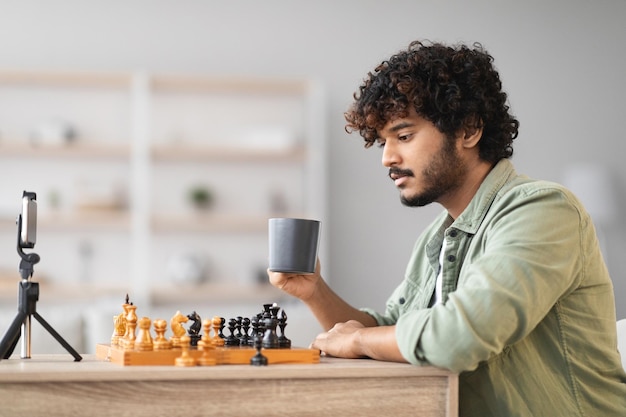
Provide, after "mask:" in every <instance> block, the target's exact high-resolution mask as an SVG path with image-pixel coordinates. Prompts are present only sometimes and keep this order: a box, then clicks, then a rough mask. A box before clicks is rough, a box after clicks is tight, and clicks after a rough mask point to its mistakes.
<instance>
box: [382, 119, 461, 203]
mask: <svg viewBox="0 0 626 417" xmlns="http://www.w3.org/2000/svg"><path fill="white" fill-rule="evenodd" d="M378 133H379V139H378V145H379V147H382V148H383V157H382V163H383V165H384V166H385V167H387V168H389V177H390V178H391V179H392V180H393V181H394V183H395V184H396V187H398V189H399V190H400V199H401V201H402V203H403V204H405V205H407V206H412V207H417V206H425V205H427V204H430V203H432V202H439V203H441V204H444V201H446V200H449V199H452V198H453V194H454V191H456V190H457V189H458V188H459V187H460V186H461V184H462V183H463V179H464V177H465V174H466V166H465V163H464V161H463V159H462V158H461V157H460V156H459V153H458V151H457V148H456V144H457V142H458V141H456V140H450V139H448V138H447V137H446V136H445V135H444V134H443V133H441V132H440V131H439V130H438V129H437V128H436V127H435V125H434V124H433V123H431V122H430V121H428V120H426V119H424V118H423V117H421V116H419V115H417V113H415V112H414V111H413V112H411V113H410V114H409V115H408V116H407V117H403V118H398V119H394V120H392V121H390V122H388V123H387V124H386V125H385V126H384V127H383V128H382V129H381V130H380V131H379V132H378ZM444 205H445V204H444Z"/></svg>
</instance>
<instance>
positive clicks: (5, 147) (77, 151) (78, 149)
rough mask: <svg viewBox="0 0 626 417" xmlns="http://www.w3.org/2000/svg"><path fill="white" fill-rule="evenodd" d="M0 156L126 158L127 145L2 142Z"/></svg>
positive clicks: (127, 153) (128, 151) (128, 149)
mask: <svg viewBox="0 0 626 417" xmlns="http://www.w3.org/2000/svg"><path fill="white" fill-rule="evenodd" d="M0 156H4V157H7V156H9V157H36V158H79V159H82V158H128V157H129V156H130V148H129V146H127V145H121V144H120V145H102V144H93V143H70V144H66V145H30V144H24V143H11V142H3V143H1V144H0Z"/></svg>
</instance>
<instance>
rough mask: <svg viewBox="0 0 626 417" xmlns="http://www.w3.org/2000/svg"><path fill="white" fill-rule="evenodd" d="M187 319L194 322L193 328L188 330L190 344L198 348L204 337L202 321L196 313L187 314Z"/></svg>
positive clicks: (190, 327)
mask: <svg viewBox="0 0 626 417" xmlns="http://www.w3.org/2000/svg"><path fill="white" fill-rule="evenodd" d="M187 318H188V319H189V320H191V321H192V323H191V326H189V329H187V334H188V335H189V340H190V344H191V346H198V341H199V340H200V338H201V337H202V336H201V335H200V329H202V319H201V318H200V315H199V314H198V313H196V312H195V311H194V312H193V313H191V314H187Z"/></svg>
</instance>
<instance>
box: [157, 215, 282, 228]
mask: <svg viewBox="0 0 626 417" xmlns="http://www.w3.org/2000/svg"><path fill="white" fill-rule="evenodd" d="M269 217H270V216H266V217H265V216H246V215H224V214H218V213H213V212H211V211H210V210H209V211H207V212H206V213H201V212H198V213H192V214H190V215H180V214H170V215H165V214H159V215H155V216H153V221H152V226H153V230H154V231H155V232H160V233H165V232H173V233H175V232H185V233H188V232H199V233H206V232H213V233H220V232H223V233H260V232H266V231H267V219H268V218H269Z"/></svg>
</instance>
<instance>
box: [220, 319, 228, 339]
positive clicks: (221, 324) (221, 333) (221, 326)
mask: <svg viewBox="0 0 626 417" xmlns="http://www.w3.org/2000/svg"><path fill="white" fill-rule="evenodd" d="M225 325H226V319H225V318H224V317H220V331H219V335H220V337H221V338H222V339H225V338H226V337H225V336H224V326H225Z"/></svg>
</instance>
